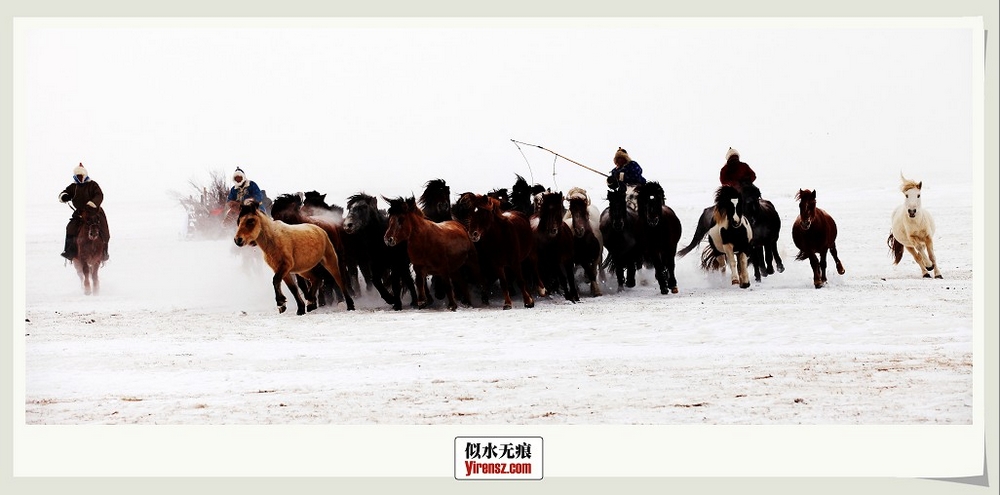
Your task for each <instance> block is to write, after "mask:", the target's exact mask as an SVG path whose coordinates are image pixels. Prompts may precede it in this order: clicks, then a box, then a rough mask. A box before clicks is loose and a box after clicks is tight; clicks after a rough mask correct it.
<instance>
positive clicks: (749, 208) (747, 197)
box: [740, 183, 761, 218]
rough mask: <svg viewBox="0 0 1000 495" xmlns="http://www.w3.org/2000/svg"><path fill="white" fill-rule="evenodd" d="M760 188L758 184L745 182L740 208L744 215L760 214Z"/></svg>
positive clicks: (753, 216)
mask: <svg viewBox="0 0 1000 495" xmlns="http://www.w3.org/2000/svg"><path fill="white" fill-rule="evenodd" d="M760 199H761V198H760V189H758V188H757V186H755V185H753V184H750V183H745V184H743V186H742V187H741V188H740V209H741V210H742V213H743V215H744V216H747V217H750V218H756V217H757V216H759V214H760V210H761V206H760Z"/></svg>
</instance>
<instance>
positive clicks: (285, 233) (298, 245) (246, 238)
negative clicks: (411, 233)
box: [233, 202, 354, 315]
mask: <svg viewBox="0 0 1000 495" xmlns="http://www.w3.org/2000/svg"><path fill="white" fill-rule="evenodd" d="M233 242H235V243H236V245H237V246H240V247H242V246H246V245H251V246H259V247H260V250H261V251H262V252H263V253H264V261H265V262H267V264H268V266H270V267H271V269H272V270H274V278H273V279H272V280H271V282H272V284H273V285H274V299H275V301H276V302H277V304H278V312H279V313H284V312H285V301H286V299H285V296H284V294H282V293H281V282H282V281H284V282H285V285H286V286H287V287H288V290H290V291H292V296H293V297H294V298H295V304H296V306H297V308H296V312H295V314H298V315H303V314H305V313H306V310H309V311H312V310H314V309H316V302H315V301H316V294H317V292H318V291H319V286H320V278H319V277H318V276H316V275H315V274H314V273H313V268H314V267H316V265H323V268H326V270H327V271H328V272H330V274H331V275H332V276H333V279H334V281H335V282H336V283H337V285H338V286H339V287H340V290H341V292H342V293H343V294H344V299H345V301H346V303H347V309H348V310H353V309H354V300H353V299H352V298H351V294H350V292H348V291H347V290H345V289H346V287H345V286H344V280H343V279H342V278H341V273H340V263H339V261H338V260H337V252H336V250H334V248H333V243H332V242H330V237H329V236H327V233H326V231H324V230H323V229H322V228H320V227H319V226H316V225H313V224H311V223H303V224H298V225H288V224H285V223H284V222H279V221H276V220H272V219H271V218H270V217H268V216H267V215H265V214H263V213H261V211H260V210H258V209H257V203H256V202H251V203H250V204H249V205H244V206H243V207H241V208H240V216H239V220H238V222H237V229H236V236H235V237H233ZM292 275H301V276H302V277H303V278H305V279H306V280H307V281H308V282H309V292H308V294H307V296H306V301H303V298H302V296H301V295H300V294H299V288H298V286H297V285H296V284H295V279H294V278H293V277H292Z"/></svg>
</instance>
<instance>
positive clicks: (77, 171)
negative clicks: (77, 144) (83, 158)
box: [73, 163, 89, 177]
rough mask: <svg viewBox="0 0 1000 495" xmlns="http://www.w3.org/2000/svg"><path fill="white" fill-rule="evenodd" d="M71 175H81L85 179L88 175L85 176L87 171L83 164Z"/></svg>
mask: <svg viewBox="0 0 1000 495" xmlns="http://www.w3.org/2000/svg"><path fill="white" fill-rule="evenodd" d="M73 175H82V176H84V177H87V176H88V175H89V174H87V169H85V168H83V164H82V163H81V164H79V165H77V166H76V168H74V169H73Z"/></svg>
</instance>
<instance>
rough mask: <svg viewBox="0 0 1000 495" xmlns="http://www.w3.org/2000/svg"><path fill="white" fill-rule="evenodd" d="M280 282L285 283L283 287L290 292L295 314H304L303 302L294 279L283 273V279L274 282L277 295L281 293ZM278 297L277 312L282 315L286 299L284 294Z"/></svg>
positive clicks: (304, 306)
mask: <svg viewBox="0 0 1000 495" xmlns="http://www.w3.org/2000/svg"><path fill="white" fill-rule="evenodd" d="M275 277H277V274H275ZM282 281H284V282H285V286H286V287H288V290H290V291H292V298H293V299H295V314H297V315H300V316H301V315H304V314H306V304H305V301H303V300H302V296H301V295H299V286H298V283H297V282H296V281H295V277H294V276H293V275H292V274H290V273H288V272H285V275H284V277H282V278H281V279H278V280H277V281H276V282H275V284H274V287H275V291H277V292H278V293H279V294H280V292H281V282H282ZM280 297H281V301H280V302H279V303H278V312H279V313H284V312H285V302H286V299H285V296H284V294H281V295H280ZM276 300H277V298H276Z"/></svg>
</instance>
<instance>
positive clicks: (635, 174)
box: [608, 147, 646, 210]
mask: <svg viewBox="0 0 1000 495" xmlns="http://www.w3.org/2000/svg"><path fill="white" fill-rule="evenodd" d="M612 160H613V161H614V163H615V168H614V169H612V170H611V173H609V174H608V187H609V188H611V189H619V188H625V190H626V195H625V197H626V203H627V204H628V206H629V207H630V208H632V209H633V210H634V209H636V197H635V188H636V187H637V186H641V185H643V184H645V183H646V178H645V177H643V176H642V167H640V166H639V163H638V162H636V161H635V160H633V159H632V158H630V157H629V156H628V152H627V151H625V148H622V147H618V151H616V152H615V156H614V158H613V159H612Z"/></svg>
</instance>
